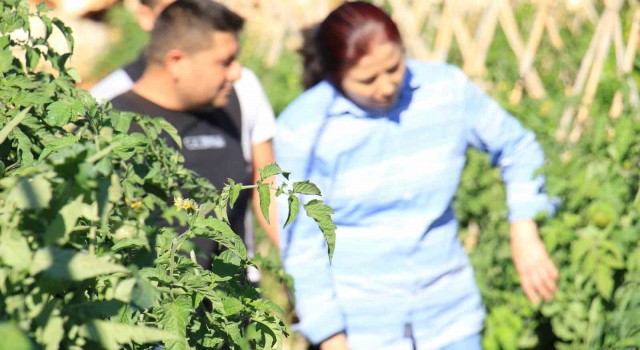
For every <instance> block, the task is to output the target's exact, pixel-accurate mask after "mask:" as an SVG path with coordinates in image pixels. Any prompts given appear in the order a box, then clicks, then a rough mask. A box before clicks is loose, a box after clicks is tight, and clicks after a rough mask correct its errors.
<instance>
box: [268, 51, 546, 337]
mask: <svg viewBox="0 0 640 350" xmlns="http://www.w3.org/2000/svg"><path fill="white" fill-rule="evenodd" d="M469 146H472V147H476V148H478V149H480V150H482V151H485V152H488V153H489V154H490V156H491V159H492V161H493V163H494V164H496V165H498V166H499V167H500V168H501V174H502V178H503V180H504V182H505V184H506V187H507V204H508V207H509V219H510V220H512V221H513V220H518V219H528V218H533V217H534V216H535V215H536V214H537V213H538V212H540V211H542V210H549V209H550V203H549V200H548V198H547V196H546V194H545V192H544V190H543V187H544V179H543V177H542V176H536V170H538V168H540V167H541V166H542V163H543V153H542V150H541V149H540V146H539V145H538V143H537V142H536V140H535V136H534V135H533V133H531V132H530V131H528V130H526V129H524V128H523V127H522V126H521V124H520V123H519V122H518V121H517V120H516V119H515V118H514V117H512V116H511V115H509V114H508V113H506V112H505V111H504V110H503V109H502V108H501V107H500V106H499V105H498V104H497V103H496V102H494V101H493V100H492V99H491V98H490V97H489V96H487V95H486V94H485V93H484V92H482V91H481V90H480V89H479V88H478V87H476V86H475V85H474V84H473V83H472V82H471V81H470V80H469V79H467V78H466V77H465V75H464V74H463V73H462V72H460V70H459V69H457V68H455V67H453V66H450V65H447V64H443V63H425V62H418V61H411V60H409V61H407V71H406V74H405V79H404V83H403V87H402V91H401V93H400V97H399V101H398V104H397V106H396V107H394V108H393V109H392V110H390V111H388V112H386V113H384V114H371V113H368V112H366V111H365V110H363V109H361V108H359V107H358V106H356V105H354V104H353V103H352V102H350V101H349V100H348V99H346V98H345V97H344V96H343V95H341V94H340V93H339V92H338V91H337V90H336V89H334V88H333V87H332V86H331V85H330V84H329V83H327V82H322V83H320V84H318V85H316V86H315V87H313V88H312V89H310V90H308V91H306V92H305V93H303V94H302V95H301V96H299V97H298V98H297V99H296V100H294V101H293V102H292V103H291V104H290V105H289V106H288V107H287V109H286V110H285V111H284V112H283V113H282V115H281V116H280V117H279V118H278V119H277V132H276V137H275V152H276V159H277V162H278V164H279V165H280V166H281V167H282V169H285V170H286V171H290V172H291V174H292V175H291V176H292V178H291V179H292V180H301V179H309V180H311V181H312V182H314V183H316V184H317V185H318V186H319V187H320V189H321V190H322V194H323V199H324V201H325V202H326V203H327V204H328V205H330V206H331V207H332V208H333V209H334V210H335V214H334V215H333V220H334V221H335V223H336V225H337V231H336V249H335V254H334V257H333V262H332V264H331V265H329V261H328V257H327V250H326V244H325V243H324V240H323V237H322V234H321V232H320V231H319V229H318V228H317V225H316V224H315V223H314V222H313V220H311V219H309V218H308V217H306V216H305V215H304V214H302V211H301V215H300V216H299V217H298V219H297V220H296V221H295V222H294V223H293V224H292V225H290V226H289V227H288V228H287V229H285V230H284V231H283V232H282V233H281V236H280V243H281V253H282V259H283V264H284V267H285V269H286V270H287V272H288V273H290V274H291V275H292V276H293V278H294V284H295V296H296V309H297V312H298V315H299V318H300V322H299V323H298V324H297V325H296V330H298V331H299V332H301V333H302V334H304V335H305V336H306V337H307V338H309V340H310V341H312V342H314V343H317V342H319V341H322V340H324V339H326V338H327V337H329V336H331V335H333V334H336V333H337V332H340V331H342V330H346V332H347V337H348V341H349V345H350V347H351V348H352V349H355V350H359V349H366V350H371V349H413V343H415V345H416V348H417V349H437V348H440V347H442V346H444V345H447V344H450V343H452V342H455V341H458V340H461V339H463V338H466V337H468V336H470V335H473V334H475V333H478V332H479V331H480V330H481V328H482V322H483V318H484V309H483V306H482V303H481V298H480V294H479V292H478V289H477V287H476V284H475V280H474V276H473V270H472V268H471V266H470V264H469V260H468V258H467V256H466V254H465V253H464V252H463V249H462V247H461V244H460V242H459V240H458V238H457V221H456V218H455V216H454V213H453V209H452V200H453V197H454V195H455V193H456V190H457V188H458V184H459V181H460V175H461V172H462V170H463V167H464V164H465V160H466V159H465V151H466V149H467V147H469ZM280 205H281V208H280V210H281V212H286V210H287V209H286V203H284V202H280ZM285 219H286V218H282V221H284V220H285ZM282 223H283V222H282ZM409 326H410V328H411V329H412V334H411V335H410V336H409V335H408V334H407V332H406V329H407V328H408V327H409Z"/></svg>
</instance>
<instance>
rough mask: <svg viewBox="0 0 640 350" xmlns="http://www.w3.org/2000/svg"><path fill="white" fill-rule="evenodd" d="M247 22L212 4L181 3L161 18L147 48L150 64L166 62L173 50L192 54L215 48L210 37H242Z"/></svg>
mask: <svg viewBox="0 0 640 350" xmlns="http://www.w3.org/2000/svg"><path fill="white" fill-rule="evenodd" d="M243 25H244V19H243V18H242V17H240V16H239V15H238V14H236V13H235V12H233V11H231V10H229V9H228V8H227V7H226V6H224V5H222V4H219V3H217V2H214V1H212V0H179V1H175V2H174V3H172V4H170V5H169V6H167V8H165V9H164V10H163V11H162V12H161V13H160V16H158V19H157V20H156V23H155V25H154V27H153V30H152V31H151V40H150V42H149V45H148V46H147V48H146V51H145V55H146V58H147V62H162V60H163V58H164V55H165V54H166V53H167V52H168V51H170V50H176V49H177V50H181V51H184V52H186V53H189V54H192V53H196V52H199V51H202V50H206V49H209V48H211V45H212V43H211V40H209V38H210V36H209V35H210V34H212V33H214V32H216V31H219V32H230V33H238V32H239V31H240V30H241V29H242V26H243Z"/></svg>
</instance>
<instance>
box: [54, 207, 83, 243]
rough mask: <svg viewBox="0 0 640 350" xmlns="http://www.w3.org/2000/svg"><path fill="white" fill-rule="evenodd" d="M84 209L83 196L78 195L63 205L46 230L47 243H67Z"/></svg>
mask: <svg viewBox="0 0 640 350" xmlns="http://www.w3.org/2000/svg"><path fill="white" fill-rule="evenodd" d="M82 209H83V199H82V196H78V198H76V199H75V200H73V201H71V202H69V203H67V204H66V205H65V206H64V207H62V209H60V210H59V211H58V213H57V214H56V217H55V219H54V220H53V223H52V224H51V225H50V226H49V227H48V228H47V231H46V232H45V242H46V244H54V243H56V244H65V243H66V242H67V241H68V240H69V234H70V233H71V231H73V228H74V227H75V226H76V222H77V221H78V219H79V218H80V217H81V216H82Z"/></svg>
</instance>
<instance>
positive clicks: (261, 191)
mask: <svg viewBox="0 0 640 350" xmlns="http://www.w3.org/2000/svg"><path fill="white" fill-rule="evenodd" d="M258 198H259V199H260V211H261V212H262V216H264V218H265V220H267V223H269V224H270V222H269V206H270V205H271V188H269V185H268V184H262V183H261V184H259V185H258Z"/></svg>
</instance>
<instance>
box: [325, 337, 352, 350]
mask: <svg viewBox="0 0 640 350" xmlns="http://www.w3.org/2000/svg"><path fill="white" fill-rule="evenodd" d="M348 349H349V347H348V346H347V336H346V335H345V334H344V333H339V334H336V335H334V336H333V337H331V338H329V339H327V340H325V341H323V342H322V343H321V344H320V350H348Z"/></svg>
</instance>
